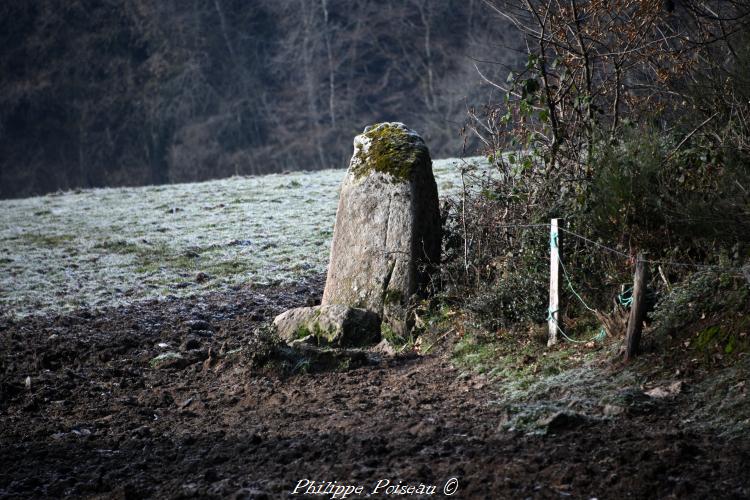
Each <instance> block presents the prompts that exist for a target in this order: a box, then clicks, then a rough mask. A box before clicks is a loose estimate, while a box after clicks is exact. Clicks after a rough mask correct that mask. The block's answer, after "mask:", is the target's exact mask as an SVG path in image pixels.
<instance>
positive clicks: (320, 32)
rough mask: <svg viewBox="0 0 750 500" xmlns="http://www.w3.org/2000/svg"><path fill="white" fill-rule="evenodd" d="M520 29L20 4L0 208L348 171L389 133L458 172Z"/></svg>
mask: <svg viewBox="0 0 750 500" xmlns="http://www.w3.org/2000/svg"><path fill="white" fill-rule="evenodd" d="M509 26H510V24H509V23H504V22H503V21H502V20H498V18H497V17H495V16H489V15H488V13H487V11H486V6H485V5H483V2H481V1H479V0H441V1H439V2H437V1H431V0H368V1H357V2H352V1H349V0H284V1H278V0H252V1H245V0H181V1H177V0H163V1H159V2H152V1H148V0H40V1H36V2H28V1H27V0H6V1H4V2H2V4H0V46H2V50H0V197H3V198H7V197H16V196H27V195H32V194H39V193H45V192H50V191H55V190H58V189H70V188H76V187H95V186H120V185H139V184H159V183H167V182H184V181H197V180H204V179H209V178H218V177H226V176H231V175H236V174H239V175H246V174H262V173H269V172H280V171H287V170H299V169H307V170H315V169H321V168H330V167H344V166H346V163H347V160H348V156H349V155H350V154H351V141H352V138H353V136H354V135H356V134H357V133H359V132H360V131H361V130H362V128H363V127H364V126H365V125H367V124H369V123H372V122H376V121H383V120H399V121H404V122H406V123H407V124H408V125H409V126H410V127H412V128H414V129H416V130H418V131H420V132H421V133H422V134H423V135H424V137H425V139H426V141H427V142H428V144H429V146H430V147H431V149H432V152H433V156H435V157H439V156H446V155H450V156H453V155H457V154H460V153H461V151H462V147H463V145H464V137H463V136H461V134H460V133H459V131H460V129H461V127H462V125H463V122H464V119H465V116H466V111H467V109H468V108H469V107H471V106H474V105H481V104H482V102H483V100H486V99H487V94H488V93H489V92H490V90H491V88H492V87H491V86H488V85H485V86H483V85H482V83H483V82H482V78H481V76H480V74H479V73H478V72H477V69H476V67H475V64H478V65H480V68H481V71H482V74H485V75H487V76H490V77H493V78H502V79H504V77H505V76H506V75H507V74H508V69H509V68H508V66H511V65H513V62H514V61H518V60H519V54H518V52H516V51H515V50H514V48H519V43H520V39H519V38H518V37H517V36H515V35H514V34H513V32H512V31H511V30H510V28H509Z"/></svg>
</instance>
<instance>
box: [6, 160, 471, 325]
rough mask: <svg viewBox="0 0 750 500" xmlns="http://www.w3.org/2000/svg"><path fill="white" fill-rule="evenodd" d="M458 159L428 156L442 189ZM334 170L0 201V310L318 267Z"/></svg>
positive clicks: (296, 273) (46, 307)
mask: <svg viewBox="0 0 750 500" xmlns="http://www.w3.org/2000/svg"><path fill="white" fill-rule="evenodd" d="M469 161H470V162H471V163H472V164H479V163H481V160H480V159H472V160H469ZM460 163H461V161H460V160H437V161H435V162H434V171H435V177H436V179H437V183H438V190H439V191H440V194H441V196H445V195H446V194H449V193H451V192H455V191H456V190H457V189H458V188H459V187H460V185H461V181H460V173H459V169H458V168H457V165H458V164H460ZM343 175H344V170H324V171H318V172H295V173H291V174H285V175H267V176H260V177H234V178H230V179H224V180H218V181H211V182H202V183H193V184H178V185H169V186H149V187H141V188H119V189H93V190H85V191H80V192H69V193H62V194H51V195H47V196H41V197H35V198H27V199H21V200H4V201H0V313H5V314H11V315H15V316H25V315H29V314H35V313H46V312H63V311H69V310H72V309H75V308H77V307H81V306H88V307H101V306H108V305H117V304H120V303H124V302H131V301H134V300H139V299H147V298H158V297H164V296H167V295H175V296H185V295H191V294H196V293H201V292H205V291H208V290H217V289H221V288H224V287H228V286H234V285H241V284H257V285H263V284H274V283H281V282H285V281H290V280H295V279H299V278H304V277H305V276H309V275H311V274H315V273H321V272H323V271H324V270H325V267H326V265H327V263H328V252H329V246H330V241H331V236H332V234H333V223H334V219H335V214H336V204H337V200H338V188H339V185H340V183H341V180H342V178H343Z"/></svg>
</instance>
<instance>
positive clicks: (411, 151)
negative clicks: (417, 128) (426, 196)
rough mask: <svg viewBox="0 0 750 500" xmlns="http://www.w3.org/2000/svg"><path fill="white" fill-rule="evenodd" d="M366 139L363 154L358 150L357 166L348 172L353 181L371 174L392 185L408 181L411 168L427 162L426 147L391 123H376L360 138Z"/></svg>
mask: <svg viewBox="0 0 750 500" xmlns="http://www.w3.org/2000/svg"><path fill="white" fill-rule="evenodd" d="M363 135H364V136H365V137H366V138H368V139H369V141H370V143H369V147H368V149H367V151H364V149H363V148H362V149H359V150H358V151H357V153H356V157H357V160H358V162H357V164H356V165H355V166H354V167H353V168H352V171H353V172H354V175H355V177H356V178H360V177H363V176H365V175H368V174H369V173H371V172H381V173H384V174H389V175H390V176H391V177H392V179H393V181H394V182H406V181H408V180H410V179H411V177H412V173H413V171H414V168H415V167H418V166H419V165H420V164H423V163H428V162H429V161H430V154H429V152H428V151H427V146H425V144H424V142H423V141H422V140H421V139H420V138H419V137H418V136H416V135H413V134H410V133H409V132H408V131H407V130H406V129H405V128H402V127H399V126H396V125H394V124H391V123H379V124H377V125H374V126H372V127H370V128H368V129H367V130H366V131H365V133H364V134H363Z"/></svg>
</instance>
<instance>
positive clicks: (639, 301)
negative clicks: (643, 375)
mask: <svg viewBox="0 0 750 500" xmlns="http://www.w3.org/2000/svg"><path fill="white" fill-rule="evenodd" d="M637 258H638V260H637V261H636V263H635V278H633V302H632V303H631V304H630V319H628V333H627V335H626V336H625V342H626V346H625V361H630V360H631V359H632V358H633V357H635V356H636V355H637V354H638V346H639V344H640V342H641V330H643V320H644V319H646V318H645V316H646V306H645V303H644V297H645V295H646V279H647V276H646V275H647V273H648V269H647V268H646V262H645V261H644V260H643V254H640V253H639V254H638V257H637Z"/></svg>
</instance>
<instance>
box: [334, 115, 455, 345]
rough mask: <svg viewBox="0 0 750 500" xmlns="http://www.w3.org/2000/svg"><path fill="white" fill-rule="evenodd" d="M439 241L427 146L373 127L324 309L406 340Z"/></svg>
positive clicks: (362, 150)
mask: <svg viewBox="0 0 750 500" xmlns="http://www.w3.org/2000/svg"><path fill="white" fill-rule="evenodd" d="M440 241H441V234H440V209H439V205H438V193H437V185H436V184H435V178H434V177H433V174H432V160H431V159H430V153H429V151H428V150H427V146H426V145H425V143H424V141H423V140H422V138H421V137H420V136H419V135H417V134H416V133H415V132H414V131H412V130H409V129H408V128H406V126H405V125H404V124H402V123H380V124H377V125H374V126H371V127H367V128H366V129H365V131H364V133H363V134H361V135H358V136H357V137H355V138H354V155H353V156H352V159H351V162H350V164H349V170H348V171H347V173H346V177H345V178H344V181H343V184H342V186H341V195H340V199H339V205H338V211H337V213H336V225H335V227H334V232H333V243H332V246H331V260H330V263H329V266H328V276H327V279H326V286H325V291H324V292H323V301H322V304H323V305H331V304H341V305H346V306H349V307H356V308H362V309H366V310H370V311H373V312H375V313H377V314H379V315H380V316H381V317H382V318H383V321H384V322H385V323H386V324H388V325H389V326H390V327H391V328H392V329H393V330H394V331H396V332H397V333H404V331H405V330H408V328H410V325H409V317H408V316H409V315H408V313H407V305H408V301H409V299H410V298H411V297H412V296H413V295H414V294H417V293H419V292H420V291H422V290H423V289H424V287H425V285H426V284H427V281H428V279H429V274H430V272H431V271H432V269H433V268H434V266H436V265H437V264H438V263H439V259H440Z"/></svg>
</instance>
